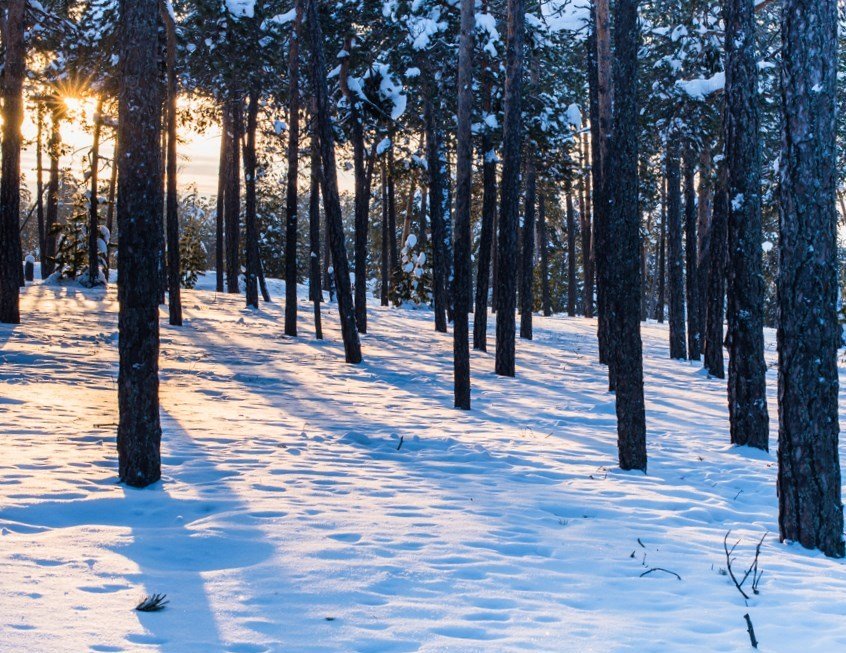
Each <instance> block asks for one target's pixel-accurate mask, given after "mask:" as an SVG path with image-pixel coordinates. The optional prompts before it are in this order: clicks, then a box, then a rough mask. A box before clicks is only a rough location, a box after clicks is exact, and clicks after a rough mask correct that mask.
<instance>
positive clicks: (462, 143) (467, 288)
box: [453, 0, 475, 410]
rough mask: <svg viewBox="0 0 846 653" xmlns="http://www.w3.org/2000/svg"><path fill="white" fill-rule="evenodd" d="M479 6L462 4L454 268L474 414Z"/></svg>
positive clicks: (457, 322)
mask: <svg viewBox="0 0 846 653" xmlns="http://www.w3.org/2000/svg"><path fill="white" fill-rule="evenodd" d="M474 8H475V2H474V0H461V35H460V38H459V45H458V127H457V131H456V151H455V162H456V185H455V248H454V251H453V255H454V260H453V266H454V270H455V279H454V282H453V361H454V364H453V378H454V382H455V393H454V395H455V396H454V399H455V407H456V408H461V409H463V410H470V333H469V329H468V318H467V315H468V313H469V311H470V309H471V308H472V303H473V296H472V291H473V276H472V275H473V273H472V270H471V267H470V250H471V247H472V240H471V235H470V205H471V201H472V191H473V134H472V130H471V127H472V119H473V30H474V29H475V11H474Z"/></svg>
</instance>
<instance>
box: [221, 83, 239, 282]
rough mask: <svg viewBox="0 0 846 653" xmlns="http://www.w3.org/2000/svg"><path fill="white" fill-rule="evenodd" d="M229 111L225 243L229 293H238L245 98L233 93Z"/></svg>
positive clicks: (229, 102)
mask: <svg viewBox="0 0 846 653" xmlns="http://www.w3.org/2000/svg"><path fill="white" fill-rule="evenodd" d="M227 109H228V111H229V120H228V123H229V137H228V139H227V140H228V145H229V154H228V156H227V166H226V168H227V171H226V192H225V193H224V200H225V202H226V208H225V210H224V221H225V229H226V235H225V239H224V240H225V242H226V292H228V293H238V292H240V288H239V287H238V273H239V272H240V271H241V261H240V256H239V254H240V235H241V234H240V229H241V157H240V154H239V152H238V150H239V148H240V146H241V128H242V124H241V99H240V97H237V96H234V97H232V96H230V98H229V101H228V103H227Z"/></svg>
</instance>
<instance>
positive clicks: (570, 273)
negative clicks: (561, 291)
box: [564, 177, 576, 317]
mask: <svg viewBox="0 0 846 653" xmlns="http://www.w3.org/2000/svg"><path fill="white" fill-rule="evenodd" d="M564 192H565V193H566V195H567V198H566V201H567V315H569V316H570V317H574V316H575V315H576V214H575V211H574V209H573V182H572V180H571V179H570V178H569V177H567V178H566V179H565V180H564Z"/></svg>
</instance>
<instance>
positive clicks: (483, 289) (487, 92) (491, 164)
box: [473, 4, 496, 351]
mask: <svg viewBox="0 0 846 653" xmlns="http://www.w3.org/2000/svg"><path fill="white" fill-rule="evenodd" d="M486 6H487V5H486V4H485V5H483V10H484V8H486ZM492 95H493V80H492V75H491V71H490V64H489V63H488V61H487V59H485V65H484V67H483V69H482V98H483V102H482V110H483V111H485V112H486V113H490V111H491V108H492V104H493V102H492ZM495 223H496V156H495V153H494V149H493V139H492V138H491V134H490V131H489V130H488V129H485V130H484V131H483V132H482V225H481V230H480V233H479V271H478V273H477V275H476V308H475V311H474V312H473V349H476V350H479V351H487V349H488V294H489V291H490V278H491V262H492V260H493V261H495V260H496V256H495V254H494V235H495V234H494V231H495Z"/></svg>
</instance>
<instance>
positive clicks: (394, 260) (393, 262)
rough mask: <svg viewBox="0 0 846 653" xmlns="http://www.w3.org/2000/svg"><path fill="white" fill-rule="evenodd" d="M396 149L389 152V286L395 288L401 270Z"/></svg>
mask: <svg viewBox="0 0 846 653" xmlns="http://www.w3.org/2000/svg"><path fill="white" fill-rule="evenodd" d="M394 168H395V166H394V148H393V147H391V149H390V150H388V255H389V259H388V262H389V263H390V265H389V267H388V285H389V287H393V283H394V274H395V273H396V271H397V270H398V269H399V266H400V263H399V250H398V249H397V189H396V180H395V179H394Z"/></svg>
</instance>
